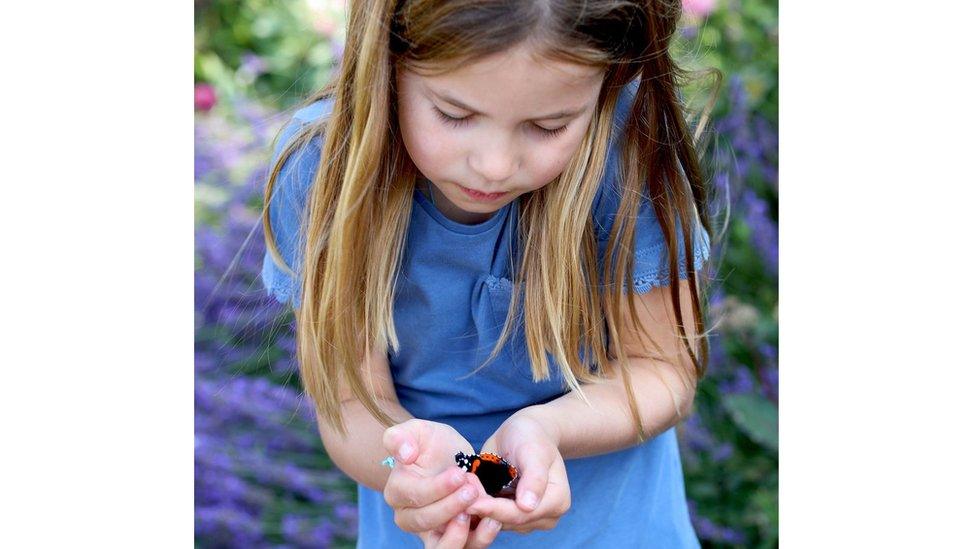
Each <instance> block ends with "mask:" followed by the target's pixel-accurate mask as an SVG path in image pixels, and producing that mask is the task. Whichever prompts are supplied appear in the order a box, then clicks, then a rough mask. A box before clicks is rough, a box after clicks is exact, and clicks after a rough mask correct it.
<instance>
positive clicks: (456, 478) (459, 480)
mask: <svg viewBox="0 0 976 549" xmlns="http://www.w3.org/2000/svg"><path fill="white" fill-rule="evenodd" d="M451 484H453V485H454V486H460V485H462V484H464V475H462V474H461V473H454V475H453V476H452V477H451Z"/></svg>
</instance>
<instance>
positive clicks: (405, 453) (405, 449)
mask: <svg viewBox="0 0 976 549" xmlns="http://www.w3.org/2000/svg"><path fill="white" fill-rule="evenodd" d="M411 452H413V446H412V445H411V444H404V445H403V446H401V447H400V459H407V458H408V457H410V453H411Z"/></svg>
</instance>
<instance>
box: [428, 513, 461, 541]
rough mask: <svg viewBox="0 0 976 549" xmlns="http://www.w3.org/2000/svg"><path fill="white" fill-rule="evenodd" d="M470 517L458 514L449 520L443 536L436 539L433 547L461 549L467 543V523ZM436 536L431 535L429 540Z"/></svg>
mask: <svg viewBox="0 0 976 549" xmlns="http://www.w3.org/2000/svg"><path fill="white" fill-rule="evenodd" d="M470 521H471V517H470V516H468V515H467V514H465V513H460V514H458V515H457V516H455V517H454V518H452V519H451V522H450V523H449V524H448V525H447V529H445V530H444V535H442V536H439V537H437V538H436V542H435V545H434V547H437V549H462V548H463V547H464V544H465V543H467V541H468V532H469V530H468V523H469V522H470ZM434 537H436V534H431V538H434Z"/></svg>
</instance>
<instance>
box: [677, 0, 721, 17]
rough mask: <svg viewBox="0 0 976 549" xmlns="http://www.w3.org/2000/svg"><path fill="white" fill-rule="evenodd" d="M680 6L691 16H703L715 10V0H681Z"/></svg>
mask: <svg viewBox="0 0 976 549" xmlns="http://www.w3.org/2000/svg"><path fill="white" fill-rule="evenodd" d="M681 7H682V9H683V10H684V12H685V13H687V14H688V15H690V16H692V17H705V16H706V15H708V14H710V13H712V12H713V11H715V0H681Z"/></svg>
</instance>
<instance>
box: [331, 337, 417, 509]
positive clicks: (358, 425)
mask: <svg viewBox="0 0 976 549" xmlns="http://www.w3.org/2000/svg"><path fill="white" fill-rule="evenodd" d="M363 375H364V376H366V378H365V379H366V385H367V387H369V386H372V387H373V388H374V389H375V390H376V404H377V405H378V406H379V407H380V409H382V410H383V411H384V412H386V413H387V414H389V416H390V417H392V418H393V420H394V421H395V422H397V423H403V422H405V421H408V420H410V419H413V416H412V415H410V412H408V411H407V410H406V409H404V408H403V406H401V405H400V401H399V399H398V398H397V396H396V390H395V389H394V387H393V378H392V376H391V375H390V364H389V361H388V359H387V356H386V352H385V351H377V352H374V353H373V354H372V356H370V357H369V359H368V360H366V361H364V363H363ZM339 394H340V397H341V398H342V418H343V421H344V422H345V425H346V431H347V434H346V436H342V435H341V434H340V433H339V432H338V431H337V430H335V429H333V428H332V427H331V426H329V424H328V423H327V422H326V421H325V419H324V418H321V417H320V418H319V419H318V427H319V435H320V436H321V437H322V443H323V444H324V445H325V450H326V451H327V452H328V453H329V457H330V458H332V461H333V462H334V463H335V464H336V465H337V466H338V467H339V468H340V469H342V471H343V472H344V473H346V474H347V475H349V476H350V477H351V478H352V479H353V480H355V481H356V482H358V483H360V484H362V485H364V486H367V487H369V488H372V489H373V490H376V491H378V492H382V491H383V487H384V486H386V480H387V477H389V476H390V469H389V468H387V467H383V466H381V465H380V462H381V461H383V458H385V457H386V456H387V455H389V454H388V452H387V451H386V449H385V448H384V447H383V433H384V432H385V431H386V426H385V425H383V424H381V423H380V422H379V421H377V420H376V418H374V417H373V415H372V414H370V413H369V410H367V409H366V407H365V406H363V404H362V403H361V402H359V399H357V398H356V397H355V396H354V395H353V394H352V391H350V390H349V388H348V386H347V385H346V384H345V383H343V384H342V386H341V387H340V389H339Z"/></svg>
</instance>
